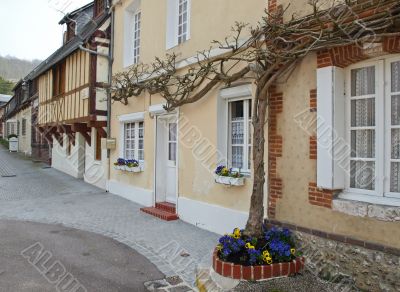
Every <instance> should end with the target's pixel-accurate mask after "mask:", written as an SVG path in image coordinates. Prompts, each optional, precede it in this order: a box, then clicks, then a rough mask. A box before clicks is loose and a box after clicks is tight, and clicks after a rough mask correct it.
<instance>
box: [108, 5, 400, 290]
mask: <svg viewBox="0 0 400 292" xmlns="http://www.w3.org/2000/svg"><path fill="white" fill-rule="evenodd" d="M364 2H365V1H355V3H354V4H353V6H351V11H349V13H354V15H356V16H357V17H360V18H361V19H362V18H363V17H368V16H370V15H372V14H374V13H376V12H377V11H381V10H379V9H389V7H394V6H393V5H398V3H397V4H396V1H384V3H383V4H382V6H384V7H383V8H381V7H380V8H379V9H378V8H377V5H378V4H377V3H378V2H379V1H370V2H368V4H365V3H364ZM307 3H308V1H289V0H271V1H268V3H266V1H257V0H253V1H246V3H244V2H243V1H218V3H215V1H211V0H210V1H208V0H206V1H201V3H200V1H194V0H193V1H190V0H168V1H163V2H161V3H160V2H159V1H155V0H153V1H151V0H150V1H134V0H132V1H128V0H126V1H118V3H117V4H116V6H115V18H116V22H115V31H118V32H120V33H119V34H116V36H115V43H114V46H115V53H114V58H115V60H114V65H113V73H116V72H121V71H124V70H127V67H129V66H131V65H133V64H135V63H138V62H143V63H150V62H152V61H153V59H154V56H157V57H160V58H162V57H163V56H165V54H167V53H169V54H171V53H176V54H178V59H179V60H178V65H177V67H178V68H179V69H180V70H185V68H187V67H188V66H190V65H191V64H193V62H194V61H193V57H194V56H195V55H196V52H197V51H201V50H207V49H208V48H209V47H210V42H211V41H212V40H214V39H217V40H221V39H222V40H223V39H224V38H225V36H226V35H228V34H229V32H230V27H231V25H232V24H233V23H234V22H235V21H242V22H248V23H250V24H255V23H256V22H257V20H258V19H260V18H261V17H262V16H263V11H264V8H265V7H267V8H268V10H269V12H270V13H273V12H274V11H275V10H276V9H279V8H280V7H284V8H286V7H288V5H289V4H290V6H289V7H288V9H287V13H286V14H285V15H286V16H285V18H284V19H283V21H288V20H289V19H290V17H291V16H292V15H296V17H302V16H306V15H309V14H310V13H312V8H311V6H309V5H308V4H307ZM385 5H386V6H385ZM210 7H212V9H210ZM327 8H329V5H327ZM214 14H215V15H214ZM221 15H223V17H220V16H221ZM154 19H158V21H159V23H161V24H162V25H160V26H154V25H152V23H153V20H154ZM204 19H207V21H204ZM394 30H395V31H397V32H398V30H399V28H398V27H395V28H394ZM205 32H207V33H205ZM212 52H213V53H214V52H215V54H218V50H217V49H216V50H215V51H212ZM399 70H400V38H399V37H395V36H388V37H385V38H382V39H379V40H376V41H375V42H374V45H373V46H371V45H370V44H365V45H364V46H354V45H353V46H350V45H349V46H344V47H337V48H334V49H331V50H321V51H319V52H314V53H310V54H309V55H308V56H307V57H306V58H304V59H303V60H301V62H300V63H299V64H298V65H297V66H296V68H295V70H294V71H293V72H292V73H291V75H290V76H289V77H288V79H287V80H282V81H279V82H277V84H276V87H275V91H274V93H273V94H272V97H271V100H270V106H269V119H268V123H267V124H266V137H265V138H266V140H267V145H266V157H265V160H266V161H268V163H267V165H266V173H267V184H266V188H265V200H264V201H265V214H266V220H265V223H266V224H267V225H279V226H286V227H289V228H292V229H294V230H295V231H296V234H297V235H298V237H299V238H300V240H301V242H302V244H303V245H304V247H305V248H308V250H307V252H308V254H309V257H310V258H311V259H310V260H311V261H313V262H316V264H315V266H316V267H317V268H316V269H317V272H318V273H319V274H320V275H321V276H322V277H325V276H326V277H327V278H328V277H330V278H335V277H339V276H340V275H346V276H348V279H350V281H352V283H353V284H354V285H355V286H357V287H358V288H362V289H365V290H368V291H395V289H399V283H398V280H396V279H398V278H399V276H400V275H399V271H398V268H397V267H398V266H397V265H398V263H399V256H400V245H399V241H398V238H400V229H399V227H400V186H399V181H400V180H399V178H400V174H399V170H398V167H399V163H400V162H399V161H400V160H398V158H399V157H398V152H399V147H400V142H399V139H398V121H397V116H398V115H399V114H400V107H399V106H398V102H399V100H398V96H399V94H400V87H399V86H398V85H399V84H400V77H399V76H400V74H399V72H400V71H399ZM254 90H255V89H254V84H252V82H251V81H249V80H240V82H236V83H234V84H232V85H231V86H230V87H229V88H224V87H219V88H218V87H217V88H215V89H213V90H212V91H210V92H209V94H208V95H207V96H206V97H205V98H203V99H202V100H201V101H198V102H196V103H194V104H189V105H185V106H183V107H181V108H179V109H177V110H176V111H175V112H172V113H167V112H165V111H164V108H163V105H164V100H163V98H162V97H160V96H157V95H152V96H150V95H147V94H143V95H142V96H139V97H132V98H131V99H130V100H129V103H128V105H123V104H121V103H114V104H113V105H112V110H111V120H110V123H111V136H112V137H113V138H115V139H116V148H115V149H113V150H111V156H110V162H111V163H110V175H109V180H108V186H107V189H108V190H109V191H110V192H111V193H114V194H117V195H120V196H123V197H125V198H128V199H130V200H132V201H135V202H138V203H140V204H142V205H145V206H146V207H148V208H146V209H144V211H146V212H148V213H150V214H153V215H155V216H157V217H160V218H164V219H167V220H169V219H174V218H176V217H179V218H180V219H182V220H184V221H186V222H189V223H191V224H194V225H196V226H198V227H201V228H205V229H208V230H211V231H214V232H217V233H225V232H229V231H230V230H232V229H233V228H234V227H240V228H243V227H244V225H245V223H246V220H247V216H248V210H249V206H250V195H251V190H252V171H251V169H252V168H251V159H250V157H251V143H252V140H251V134H252V133H251V126H250V125H249V124H250V118H251V100H252V97H253V96H254ZM119 158H123V159H125V160H130V159H135V160H138V161H139V164H140V168H141V172H137V173H131V172H126V171H122V170H120V169H114V167H113V166H112V164H113V162H116V161H117V160H118V159H119ZM225 161H228V167H232V168H234V169H240V171H241V172H242V173H243V174H244V175H245V184H244V186H240V187H237V186H230V187H228V186H224V185H221V184H218V183H216V182H215V176H214V173H213V171H214V169H215V168H216V167H217V166H218V165H219V164H220V163H221V162H225ZM165 211H168V212H167V213H175V215H176V217H173V216H169V215H168V214H166V213H165ZM316 254H318V256H319V258H318V259H313V258H312V256H313V255H316ZM377 261H378V262H379V265H377V264H376V262H377ZM360 262H361V263H362V262H364V264H365V266H362V265H361V264H359V263H360ZM363 267H364V268H365V269H366V270H365V269H364V268H363ZM363 269H364V270H363ZM336 279H337V278H336ZM371 279H376V281H375V280H374V281H372V280H371ZM385 289H387V290H385ZM391 289H392V290H391Z"/></svg>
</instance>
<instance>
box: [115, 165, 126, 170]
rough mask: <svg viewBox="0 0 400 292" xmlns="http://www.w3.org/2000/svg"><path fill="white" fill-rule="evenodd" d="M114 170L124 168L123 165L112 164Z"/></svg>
mask: <svg viewBox="0 0 400 292" xmlns="http://www.w3.org/2000/svg"><path fill="white" fill-rule="evenodd" d="M114 169H115V170H125V165H114Z"/></svg>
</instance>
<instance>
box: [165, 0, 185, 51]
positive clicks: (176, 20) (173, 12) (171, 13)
mask: <svg viewBox="0 0 400 292" xmlns="http://www.w3.org/2000/svg"><path fill="white" fill-rule="evenodd" d="M166 28H167V31H166V33H167V35H166V47H167V49H170V48H173V47H175V46H177V45H179V44H182V43H184V42H185V41H187V40H189V39H190V0H167V26H166Z"/></svg>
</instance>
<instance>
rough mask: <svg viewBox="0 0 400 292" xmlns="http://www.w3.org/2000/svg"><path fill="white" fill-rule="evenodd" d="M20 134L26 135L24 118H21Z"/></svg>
mask: <svg viewBox="0 0 400 292" xmlns="http://www.w3.org/2000/svg"><path fill="white" fill-rule="evenodd" d="M21 132H22V133H21V134H22V136H25V135H26V119H22V129H21Z"/></svg>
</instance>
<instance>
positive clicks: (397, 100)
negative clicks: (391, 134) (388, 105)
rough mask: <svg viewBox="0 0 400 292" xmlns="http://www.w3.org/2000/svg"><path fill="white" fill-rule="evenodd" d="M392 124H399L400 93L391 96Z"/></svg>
mask: <svg viewBox="0 0 400 292" xmlns="http://www.w3.org/2000/svg"><path fill="white" fill-rule="evenodd" d="M392 125H400V95H393V96H392Z"/></svg>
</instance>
